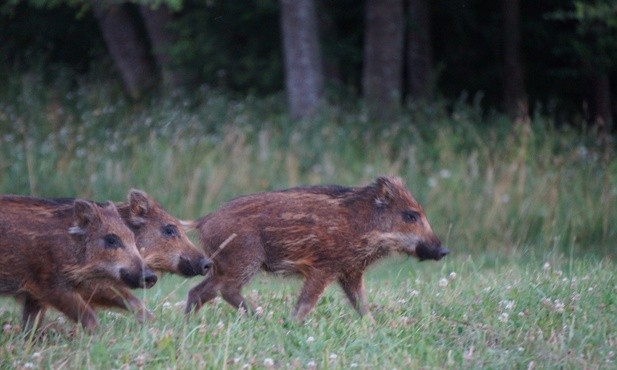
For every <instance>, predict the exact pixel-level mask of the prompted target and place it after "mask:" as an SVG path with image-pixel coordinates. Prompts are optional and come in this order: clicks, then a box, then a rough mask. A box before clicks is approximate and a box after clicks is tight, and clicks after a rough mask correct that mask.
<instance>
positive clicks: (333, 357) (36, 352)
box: [0, 75, 617, 368]
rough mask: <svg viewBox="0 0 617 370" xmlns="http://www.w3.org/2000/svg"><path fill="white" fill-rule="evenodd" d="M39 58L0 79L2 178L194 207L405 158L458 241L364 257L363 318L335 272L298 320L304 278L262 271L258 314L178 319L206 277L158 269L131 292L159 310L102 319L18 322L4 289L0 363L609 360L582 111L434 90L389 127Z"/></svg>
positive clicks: (604, 225)
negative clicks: (30, 67)
mask: <svg viewBox="0 0 617 370" xmlns="http://www.w3.org/2000/svg"><path fill="white" fill-rule="evenodd" d="M42 78H43V77H42V76H41V75H34V76H33V77H32V76H31V77H20V78H13V79H11V80H9V82H8V84H9V85H8V86H9V89H8V92H7V93H6V95H4V96H3V99H2V100H1V101H0V127H1V130H0V132H1V136H0V174H1V177H0V189H1V191H2V193H17V194H35V195H39V196H50V197H51V196H80V197H87V198H93V199H97V200H105V199H113V200H118V201H119V200H122V199H124V198H125V197H126V193H127V192H128V190H129V189H130V188H133V187H136V188H140V189H143V190H145V191H147V192H148V193H149V194H151V195H152V196H153V197H155V198H156V199H157V200H158V201H160V202H161V203H162V204H163V205H164V206H165V207H166V208H167V209H168V210H169V211H170V212H171V213H173V214H174V215H177V216H178V217H179V218H183V219H190V218H195V217H198V216H200V215H203V214H205V213H207V212H210V211H213V210H215V209H216V208H217V207H219V206H220V205H221V204H222V203H223V202H224V201H227V200H229V199H231V198H233V197H236V196H238V195H241V194H246V193H250V192H257V191H264V190H271V189H278V188H284V187H289V186H293V185H298V184H317V183H339V184H345V185H363V184H366V183H369V182H370V181H372V180H373V178H374V177H376V176H378V175H381V174H397V175H399V176H401V177H403V179H404V180H405V182H406V183H407V184H408V186H409V188H410V189H411V190H412V192H413V193H414V194H415V196H416V197H417V198H418V199H419V200H420V201H421V203H422V204H424V206H425V208H426V212H427V215H428V218H429V220H430V221H431V224H432V226H433V229H434V230H435V231H436V233H437V234H438V235H439V236H440V237H441V238H442V240H443V241H444V242H445V243H446V244H447V245H448V246H449V247H450V249H451V250H452V255H450V256H448V257H447V258H446V259H445V260H443V261H441V262H438V263H435V262H425V263H418V262H416V261H413V260H412V259H409V258H403V257H394V258H390V259H388V260H387V261H384V262H382V263H379V264H378V265H377V266H376V268H374V269H372V270H370V273H369V275H368V277H367V286H368V290H369V293H368V295H369V302H370V304H371V310H372V312H373V314H374V316H375V318H376V323H375V324H371V323H369V322H365V321H364V320H360V319H359V318H358V317H357V315H356V314H355V312H354V311H353V310H352V309H351V308H349V307H348V305H347V303H346V302H345V299H344V296H343V295H342V294H341V292H340V291H339V289H338V288H337V287H335V286H333V287H331V288H329V289H328V291H327V293H326V295H325V296H324V297H323V298H322V299H321V301H320V303H319V304H318V306H317V308H316V310H315V311H314V312H312V313H311V314H310V316H309V319H308V321H307V323H305V324H304V325H298V324H294V323H290V322H288V318H289V312H290V311H291V307H292V306H293V304H294V302H295V299H296V294H297V290H298V287H299V282H298V281H297V280H296V279H290V278H273V277H268V276H265V275H263V276H260V277H258V278H257V279H255V281H254V282H253V283H252V284H251V285H249V286H248V287H247V289H245V293H246V295H247V297H249V299H250V300H251V302H252V303H253V304H254V305H255V307H258V306H259V307H262V310H263V311H262V312H263V313H262V317H260V318H259V319H252V318H247V317H245V316H243V315H240V314H238V313H237V312H235V311H234V310H232V309H231V308H230V307H229V306H228V305H227V304H226V303H223V302H219V301H217V302H216V303H214V304H212V305H207V306H206V307H204V308H203V309H202V310H201V311H200V312H199V313H198V314H197V315H196V316H194V317H191V318H189V319H188V320H185V318H184V316H183V314H182V310H183V305H184V300H185V297H186V292H187V291H188V289H189V288H190V287H191V286H193V285H194V284H196V283H197V282H198V279H191V280H183V279H180V278H175V277H166V278H165V279H162V281H161V282H160V283H159V284H157V285H156V286H155V287H154V288H153V289H151V290H148V291H142V292H139V293H138V294H139V295H140V296H141V295H142V294H143V298H144V299H145V301H146V304H147V305H148V307H150V308H151V309H152V310H153V311H154V312H155V314H156V316H157V319H156V321H154V322H152V323H148V324H146V325H139V324H138V323H137V321H136V320H135V319H134V318H133V317H132V316H131V315H130V314H115V313H105V312H100V313H99V318H100V320H101V323H102V324H101V330H100V332H99V333H98V334H96V335H94V336H88V335H86V334H84V332H83V331H82V330H81V329H79V328H78V327H77V326H75V325H74V324H72V323H67V322H65V321H64V320H62V318H59V316H58V315H56V314H54V313H51V314H50V315H48V318H47V320H46V321H45V325H46V326H45V328H44V331H43V332H44V335H43V337H42V338H41V339H37V340H32V338H28V337H24V336H23V334H21V333H20V332H19V326H20V322H19V321H20V313H19V308H18V307H17V306H16V305H15V304H13V303H12V300H10V299H2V301H1V304H0V322H1V323H2V324H3V333H1V334H0V367H3V368H32V367H34V368H59V367H69V368H75V367H84V366H85V367H89V368H100V367H110V368H127V367H128V368H140V367H142V366H145V367H148V368H168V367H171V368H195V367H206V368H222V367H225V366H227V367H228V368H242V367H243V366H245V365H247V366H248V367H250V368H288V367H291V368H310V367H313V366H314V367H316V368H350V367H356V366H357V367H358V368H375V367H386V368H395V367H396V368H401V367H412V368H413V367H415V368H419V367H422V368H427V367H428V368H433V367H437V368H444V367H446V368H461V367H466V368H479V367H488V368H504V367H505V368H528V367H530V366H531V367H532V366H537V368H550V367H564V368H581V367H587V368H603V367H607V366H608V367H610V366H613V364H614V361H615V343H616V341H617V337H615V333H616V332H617V330H616V329H617V328H616V327H615V320H614V317H615V314H616V313H617V312H615V307H616V305H615V295H614V292H615V288H616V285H617V279H616V277H615V264H614V257H615V254H614V253H615V240H616V238H617V235H616V234H617V229H616V228H615V226H614V220H615V219H617V207H615V204H616V201H615V199H616V197H617V162H616V160H615V157H614V154H613V150H614V147H612V146H611V145H612V144H611V145H604V146H603V145H600V144H598V141H597V139H596V135H595V134H594V132H593V131H591V132H589V133H587V132H585V131H581V130H573V129H571V128H568V127H567V126H566V127H556V126H555V125H554V123H553V121H551V120H550V119H547V118H544V117H543V116H536V117H533V118H532V120H531V121H530V122H529V124H517V125H513V124H512V123H511V122H510V121H509V120H508V119H506V118H504V117H503V116H500V115H496V114H488V115H487V114H485V112H483V111H482V110H481V109H480V108H479V107H473V106H471V107H470V106H468V105H464V104H452V105H451V110H450V109H446V108H445V107H446V106H447V104H445V103H444V104H439V103H435V104H431V105H422V106H417V107H412V108H409V109H408V110H407V111H406V112H405V113H404V114H403V115H402V116H401V118H400V120H398V121H396V122H393V123H392V124H390V125H389V126H388V127H386V128H383V127H382V128H376V126H375V124H374V122H371V121H369V120H367V118H366V117H365V115H363V114H362V113H354V112H353V111H351V110H346V109H343V108H329V109H325V110H323V111H322V112H321V113H320V115H319V116H318V117H316V118H315V119H313V120H309V121H304V122H301V123H297V122H291V121H289V119H288V116H287V115H286V114H285V111H284V103H283V102H281V100H282V98H280V97H276V96H275V97H270V98H243V99H231V98H229V97H228V96H226V95H225V94H220V93H216V92H213V91H212V90H210V89H200V90H196V91H194V92H193V93H192V94H191V95H190V96H185V95H174V96H167V97H165V98H157V97H153V98H151V99H150V100H148V101H145V102H142V103H140V104H134V103H131V102H128V101H127V100H125V98H124V97H123V96H122V95H118V94H117V93H116V90H115V88H114V87H113V86H111V85H109V84H106V83H105V81H103V83H101V84H97V85H89V84H83V85H80V86H79V87H77V88H67V87H66V86H64V85H63V83H64V80H63V79H60V80H59V81H56V82H55V83H52V84H48V85H45V86H46V88H45V89H40V86H41V85H42V84H43V82H42V81H41V79H42ZM238 222H241V220H239V221H238ZM545 263H548V265H547V266H546V267H543V266H544V264H545ZM452 272H453V273H454V275H453V274H451V273H452ZM446 284H447V285H446ZM270 360H272V361H270Z"/></svg>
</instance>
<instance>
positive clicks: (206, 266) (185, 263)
mask: <svg viewBox="0 0 617 370" xmlns="http://www.w3.org/2000/svg"><path fill="white" fill-rule="evenodd" d="M211 267H212V261H210V260H209V259H207V258H205V257H200V258H194V259H189V258H186V257H180V261H179V262H178V271H179V272H180V273H181V274H182V275H184V276H186V277H191V276H196V275H206V274H208V272H209V271H210V268H211Z"/></svg>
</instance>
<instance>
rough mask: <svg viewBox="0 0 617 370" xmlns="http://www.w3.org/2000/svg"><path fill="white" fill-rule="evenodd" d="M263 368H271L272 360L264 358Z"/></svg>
mask: <svg viewBox="0 0 617 370" xmlns="http://www.w3.org/2000/svg"><path fill="white" fill-rule="evenodd" d="M264 366H265V367H272V366H274V360H273V359H271V358H270V357H268V358H265V359H264Z"/></svg>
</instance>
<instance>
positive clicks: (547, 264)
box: [542, 262, 551, 271]
mask: <svg viewBox="0 0 617 370" xmlns="http://www.w3.org/2000/svg"><path fill="white" fill-rule="evenodd" d="M550 268H551V264H550V263H548V262H544V266H542V270H544V271H548V270H549V269H550Z"/></svg>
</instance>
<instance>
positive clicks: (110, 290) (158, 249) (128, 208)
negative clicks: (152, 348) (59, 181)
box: [56, 189, 212, 321]
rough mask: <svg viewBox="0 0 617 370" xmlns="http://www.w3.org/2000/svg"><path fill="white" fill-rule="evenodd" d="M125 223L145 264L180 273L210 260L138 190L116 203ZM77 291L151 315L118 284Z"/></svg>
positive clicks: (98, 302) (141, 316) (196, 270)
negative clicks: (121, 201)
mask: <svg viewBox="0 0 617 370" xmlns="http://www.w3.org/2000/svg"><path fill="white" fill-rule="evenodd" d="M56 201H58V202H67V200H66V199H56ZM117 207H118V211H119V212H120V215H121V216H122V219H123V220H124V222H125V223H126V225H127V226H128V227H129V228H130V229H131V230H132V231H133V233H134V234H135V242H136V244H137V248H138V250H139V252H140V253H141V256H142V258H143V259H144V261H145V262H146V264H147V265H148V267H149V268H151V269H153V270H154V271H157V272H159V273H163V272H169V273H173V274H178V275H181V276H184V277H192V276H195V275H205V274H206V273H207V272H208V271H209V268H210V266H212V261H210V260H209V259H207V258H206V257H205V256H204V254H203V253H202V252H200V251H199V250H198V249H197V248H196V247H195V246H194V245H193V243H192V242H191V241H190V240H189V238H188V237H187V235H186V233H185V232H184V229H183V227H182V226H181V224H180V221H179V220H178V219H176V218H174V217H173V216H171V215H170V214H169V213H167V212H166V211H165V210H164V209H163V207H161V205H160V204H158V203H157V202H156V201H155V200H154V199H152V198H150V197H149V196H148V194H146V193H145V192H143V191H141V190H135V189H133V190H131V191H130V192H129V194H128V202H126V203H120V204H117ZM80 294H81V295H82V297H83V298H84V299H85V300H86V301H87V302H88V303H89V304H91V305H92V306H99V307H111V308H119V309H126V310H130V311H132V312H135V313H136V314H137V318H138V320H140V321H144V320H147V319H151V318H152V317H153V316H152V314H151V313H150V312H149V311H148V309H147V308H146V307H145V306H144V304H143V302H142V301H141V300H139V299H138V298H137V297H135V296H134V295H133V294H132V293H131V292H130V291H128V290H127V289H126V288H124V287H122V286H121V285H119V284H115V285H108V284H97V283H96V282H93V283H92V284H86V285H83V286H82V287H80Z"/></svg>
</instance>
